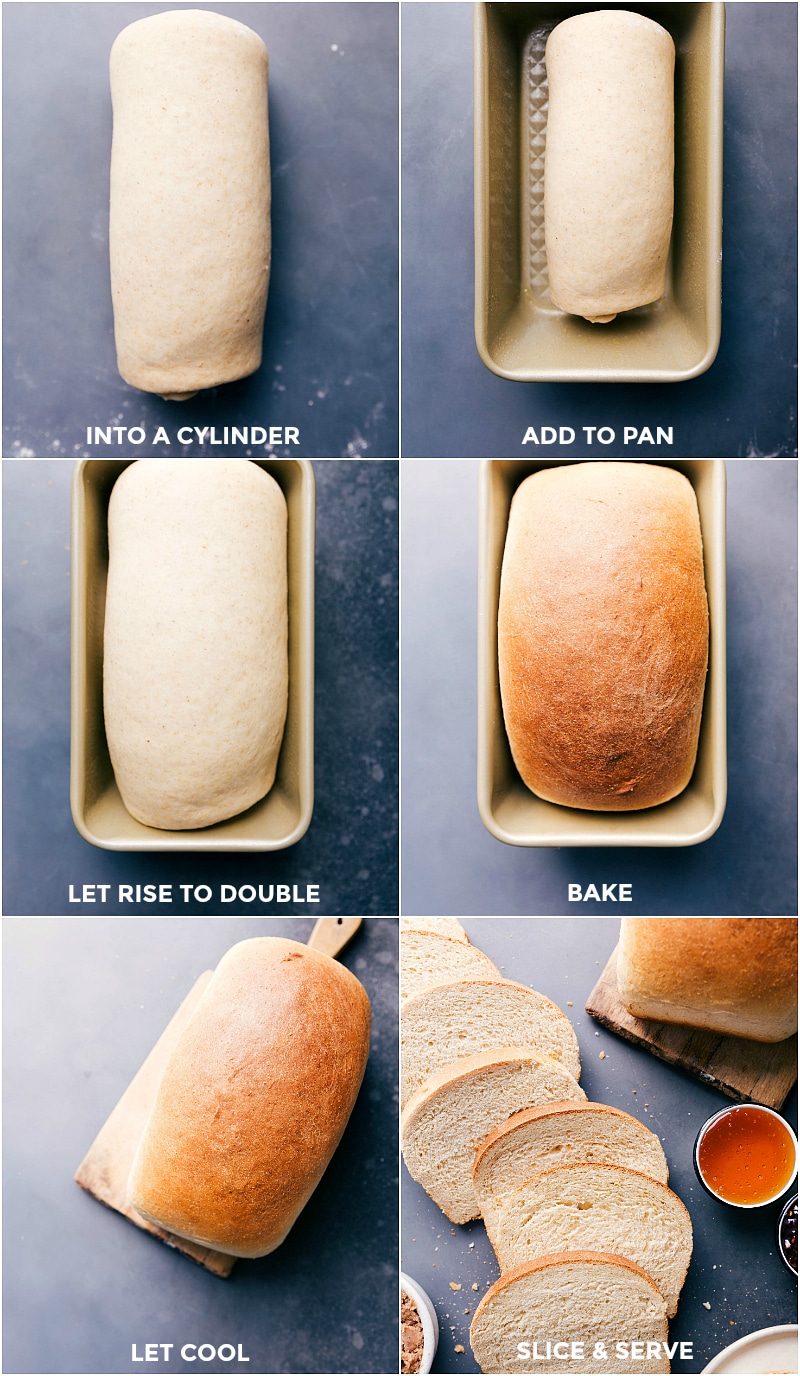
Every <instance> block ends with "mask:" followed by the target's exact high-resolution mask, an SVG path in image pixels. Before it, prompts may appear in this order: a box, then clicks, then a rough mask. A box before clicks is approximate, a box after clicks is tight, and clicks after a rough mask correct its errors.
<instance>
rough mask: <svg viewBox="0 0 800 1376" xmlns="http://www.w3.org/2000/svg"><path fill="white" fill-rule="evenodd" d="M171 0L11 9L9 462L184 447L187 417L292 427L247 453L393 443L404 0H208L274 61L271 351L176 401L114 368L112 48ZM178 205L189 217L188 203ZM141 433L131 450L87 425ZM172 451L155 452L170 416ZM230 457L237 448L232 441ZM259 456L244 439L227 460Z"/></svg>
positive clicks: (355, 450) (194, 421)
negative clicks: (218, 383)
mask: <svg viewBox="0 0 800 1376" xmlns="http://www.w3.org/2000/svg"><path fill="white" fill-rule="evenodd" d="M169 8H171V5H170V3H160V4H134V3H127V0H126V3H121V4H109V3H99V4H72V3H66V4H64V3H57V4H41V5H13V6H9V7H8V8H6V10H5V11H4V14H3V44H4V106H3V108H4V192H5V195H4V212H5V213H4V248H5V256H4V325H5V341H4V342H5V381H4V397H3V401H4V408H3V409H4V421H5V432H4V434H5V438H4V445H3V453H4V454H6V455H21V456H24V455H33V456H36V457H44V456H47V455H68V456H70V457H72V456H75V455H82V456H84V457H88V458H91V457H96V458H107V457H109V456H110V457H114V456H117V457H125V456H128V455H130V454H134V455H142V456H143V455H146V454H148V453H153V454H155V455H156V456H159V455H160V456H161V457H169V456H170V455H173V456H181V455H198V454H216V455H218V454H219V453H220V450H219V448H216V449H212V448H211V447H209V438H210V437H208V436H207V437H206V439H205V441H204V442H203V443H198V442H196V441H195V442H194V443H193V444H189V445H183V446H180V445H178V442H177V436H176V432H177V429H178V428H179V427H180V426H185V425H188V426H199V427H201V428H203V427H207V426H216V427H217V437H218V438H221V436H222V427H224V426H226V425H227V426H232V425H235V426H240V427H241V426H244V425H247V426H254V425H256V426H270V425H272V426H287V425H288V426H297V427H299V429H300V446H299V447H295V446H293V445H288V446H285V445H283V444H277V445H275V446H273V447H272V449H271V450H270V449H268V448H267V447H265V446H263V445H259V446H258V447H255V446H253V447H252V454H253V455H254V456H256V457H258V456H261V457H263V456H264V454H265V453H269V452H272V453H274V454H276V455H277V454H283V455H291V456H297V457H299V456H309V457H314V456H323V457H327V456H332V457H333V456H356V457H357V456H359V455H361V454H366V455H368V456H369V457H371V458H378V457H392V456H394V455H396V454H397V453H398V448H397V444H398V438H397V430H398V400H397V383H398V369H397V362H398V345H397V228H398V226H397V184H398V175H397V169H398V60H397V54H398V14H397V6H396V5H393V4H384V3H378V4H372V3H335V4H311V3H304V4H249V3H248V4H211V5H206V4H199V5H198V6H197V8H202V9H213V10H216V11H218V12H219V13H221V14H226V15H230V16H231V17H232V18H235V19H239V20H241V21H242V22H243V23H245V24H248V25H249V26H250V27H251V28H253V29H255V30H256V32H257V33H259V34H260V35H261V37H262V38H263V39H264V41H265V43H266V45H267V48H268V49H269V54H270V92H269V104H270V135H271V145H272V150H271V152H272V156H271V161H272V179H273V181H272V195H273V204H272V230H273V261H272V280H271V283H270V295H269V304H268V307H267V321H266V326H265V334H264V360H263V363H262V365H261V368H260V370H259V371H258V372H257V373H255V374H254V375H253V376H252V377H249V378H245V379H243V380H242V381H240V382H234V383H230V384H228V385H227V386H225V387H217V388H212V389H210V390H209V391H208V392H204V393H202V394H201V395H200V396H198V397H196V398H195V399H194V400H193V401H189V402H183V403H176V402H169V401H163V400H162V399H161V398H160V397H156V396H151V395H148V394H146V393H144V392H139V391H136V390H135V389H134V388H132V387H129V386H128V385H127V384H126V383H124V382H123V380H122V378H121V377H120V376H119V374H118V373H117V368H116V358H115V353H114V336H113V326H112V314H111V291H110V287H109V277H108V168H109V155H110V149H111V100H110V96H109V90H108V54H109V50H110V48H111V44H112V42H113V40H114V38H115V37H116V35H117V34H118V33H119V32H120V30H121V29H123V28H124V27H125V25H126V24H129V23H131V22H133V21H134V20H136V19H141V18H143V17H144V16H146V15H149V14H155V13H158V12H159V11H161V10H164V9H169ZM176 213H181V211H180V209H179V208H176ZM110 425H118V426H125V427H132V426H137V425H141V426H143V427H144V428H145V431H146V433H147V437H148V442H147V444H146V445H145V446H140V447H135V446H133V445H131V443H130V442H127V441H126V442H125V443H123V444H122V445H121V446H118V445H117V444H116V443H113V444H112V445H111V446H106V445H102V444H101V445H99V446H96V447H93V448H91V449H89V448H87V446H86V427H87V426H101V427H107V426H110ZM158 425H164V426H165V427H166V428H167V432H168V433H169V435H170V439H171V441H172V445H171V447H170V448H169V449H167V448H165V447H162V446H159V447H158V448H156V449H152V448H151V447H150V446H151V444H152V441H153V439H154V437H155V432H156V427H157V426H158ZM223 452H224V451H223ZM232 452H233V453H235V454H238V455H240V456H241V457H246V455H247V454H248V452H251V451H248V450H247V449H241V448H238V449H236V450H235V451H232Z"/></svg>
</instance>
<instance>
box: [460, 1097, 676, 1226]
mask: <svg viewBox="0 0 800 1376" xmlns="http://www.w3.org/2000/svg"><path fill="white" fill-rule="evenodd" d="M581 1161H586V1162H595V1163H596V1164H598V1165H606V1166H628V1167H630V1169H631V1170H636V1171H641V1172H642V1174H643V1175H649V1176H650V1177H651V1179H653V1180H658V1181H659V1182H660V1184H662V1185H666V1183H667V1181H668V1180H669V1169H668V1167H667V1161H666V1157H665V1156H664V1150H663V1148H662V1146H661V1143H660V1142H659V1140H658V1138H657V1137H656V1135H655V1133H654V1132H651V1131H650V1129H649V1128H646V1127H645V1126H644V1124H643V1123H640V1122H639V1120H638V1118H632V1117H631V1115H630V1114H629V1113H623V1111H622V1109H620V1108H612V1107H611V1106H610V1105H609V1104H593V1103H588V1102H587V1103H577V1102H575V1101H567V1102H564V1103H563V1104H541V1105H540V1106H539V1107H538V1108H526V1109H523V1111H522V1113H515V1114H514V1117H513V1118H509V1120H508V1122H507V1123H502V1124H501V1126H500V1127H499V1128H497V1129H496V1130H495V1131H494V1132H492V1133H490V1134H489V1136H488V1137H487V1139H486V1141H485V1142H484V1143H483V1144H482V1145H481V1146H480V1147H479V1148H478V1150H477V1152H476V1153H475V1162H474V1165H473V1168H472V1183H473V1185H474V1186H475V1192H476V1194H477V1196H478V1199H479V1201H480V1206H481V1213H482V1214H483V1221H484V1223H485V1224H486V1231H487V1233H488V1234H489V1241H490V1242H491V1244H492V1246H493V1247H494V1249H495V1251H497V1220H498V1216H499V1211H500V1206H501V1204H502V1202H503V1200H504V1199H505V1198H506V1197H507V1196H508V1195H510V1194H512V1193H513V1192H514V1190H518V1189H519V1187H520V1185H524V1184H525V1182H526V1180H530V1179H531V1178H532V1177H533V1176H534V1175H540V1174H541V1172H542V1171H548V1170H552V1169H553V1168H554V1167H555V1166H568V1165H573V1164H575V1163H578V1162H581Z"/></svg>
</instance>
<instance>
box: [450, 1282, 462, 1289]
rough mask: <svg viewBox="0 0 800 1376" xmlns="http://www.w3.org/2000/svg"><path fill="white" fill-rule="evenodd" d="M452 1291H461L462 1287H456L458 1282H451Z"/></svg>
mask: <svg viewBox="0 0 800 1376" xmlns="http://www.w3.org/2000/svg"><path fill="white" fill-rule="evenodd" d="M450 1289H451V1290H460V1289H461V1286H460V1285H456V1282H455V1281H454V1280H451V1282H450Z"/></svg>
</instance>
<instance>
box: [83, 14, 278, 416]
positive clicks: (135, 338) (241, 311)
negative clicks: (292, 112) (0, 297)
mask: <svg viewBox="0 0 800 1376" xmlns="http://www.w3.org/2000/svg"><path fill="white" fill-rule="evenodd" d="M111 99H112V104H113V107H114V138H113V144H112V150H111V214H110V224H109V246H110V253H111V295H112V299H113V304H114V333H115V336H116V343H117V366H118V368H119V371H120V373H121V374H122V376H123V377H124V379H125V381H126V382H129V383H130V384H131V386H132V387H139V388H141V390H142V391H144V392H159V393H160V394H161V395H162V396H164V397H166V398H167V399H169V400H175V401H180V400H185V399H186V398H188V397H190V396H193V395H194V393H195V392H197V391H199V390H200V389H201V388H204V387H216V386H218V385H219V384H220V383H223V382H232V381H234V380H235V379H236V378H240V377H246V376H247V375H248V374H249V373H253V372H255V370H256V368H258V367H259V366H260V364H261V336H262V332H263V328H264V311H265V309H266V304H267V288H268V286H269V269H270V219H269V214H270V178H269V130H268V123H267V50H266V48H265V47H264V44H263V43H262V41H261V39H260V38H259V37H258V35H257V34H255V33H253V31H252V29H248V28H247V27H246V26H245V25H244V24H239V23H238V22H237V21H236V20H234V19H227V18H225V17H224V16H223V15H221V14H213V13H211V12H210V11H208V10H169V11H167V12H166V13H164V14H156V15H153V16H152V17H151V18H149V19H140V20H138V21H137V22H136V23H135V24H131V25H129V27H128V28H126V29H123V30H122V33H120V34H119V36H118V37H117V39H116V41H115V43H114V46H113V48H112V49H111Z"/></svg>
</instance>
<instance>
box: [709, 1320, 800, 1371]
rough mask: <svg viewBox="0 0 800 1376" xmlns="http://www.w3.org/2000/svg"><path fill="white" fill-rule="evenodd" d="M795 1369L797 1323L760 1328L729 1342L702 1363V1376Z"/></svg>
mask: <svg viewBox="0 0 800 1376" xmlns="http://www.w3.org/2000/svg"><path fill="white" fill-rule="evenodd" d="M765 1371H797V1324H796V1323H786V1324H781V1325H779V1326H778V1327H776V1328H759V1330H758V1332H757V1333H748V1334H746V1336H745V1337H744V1338H739V1339H738V1341H737V1342H735V1343H731V1345H730V1347H726V1348H725V1349H724V1350H723V1351H722V1352H718V1353H717V1355H716V1357H713V1358H712V1359H711V1361H710V1362H709V1364H708V1366H704V1367H703V1372H702V1376H712V1373H716V1376H738V1373H742V1376H743V1374H744V1373H745V1372H747V1373H750V1376H752V1373H753V1372H765Z"/></svg>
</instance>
